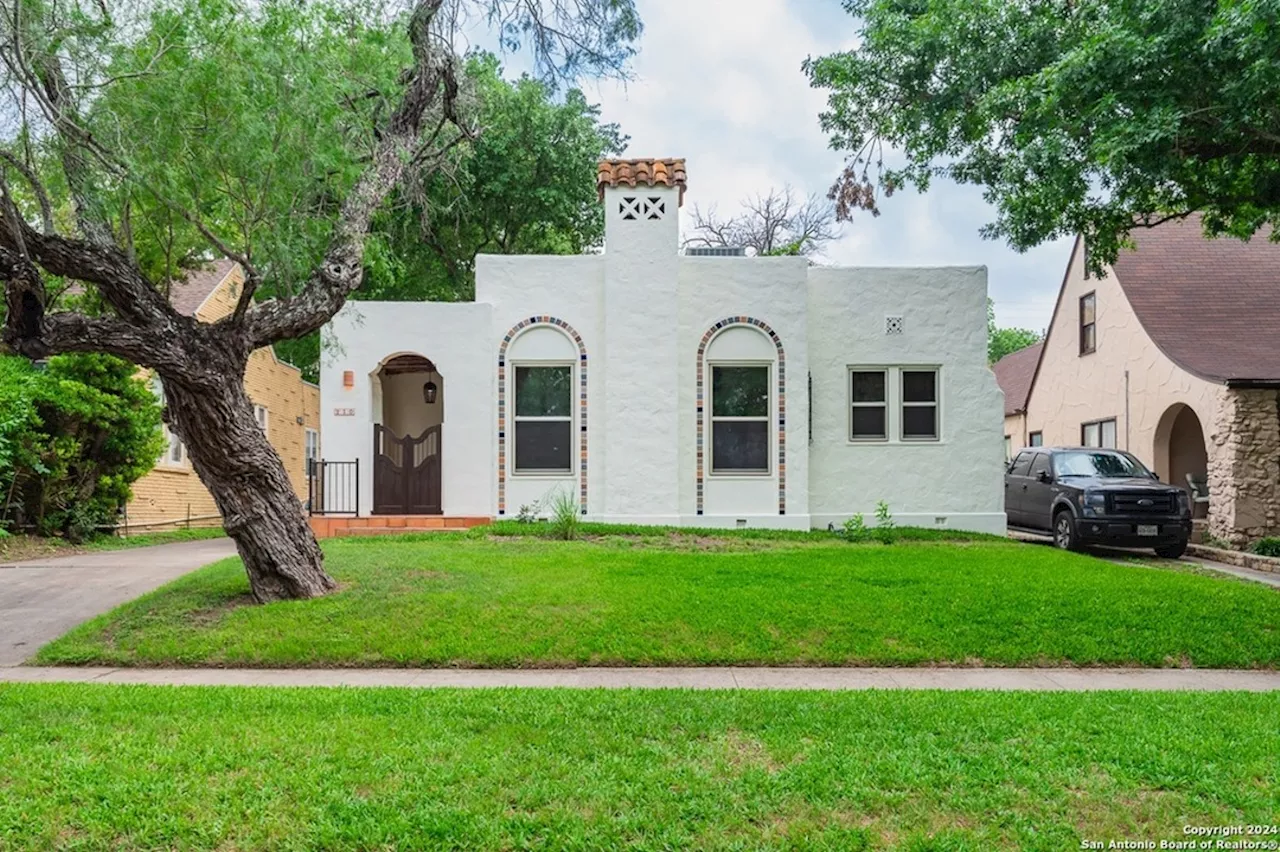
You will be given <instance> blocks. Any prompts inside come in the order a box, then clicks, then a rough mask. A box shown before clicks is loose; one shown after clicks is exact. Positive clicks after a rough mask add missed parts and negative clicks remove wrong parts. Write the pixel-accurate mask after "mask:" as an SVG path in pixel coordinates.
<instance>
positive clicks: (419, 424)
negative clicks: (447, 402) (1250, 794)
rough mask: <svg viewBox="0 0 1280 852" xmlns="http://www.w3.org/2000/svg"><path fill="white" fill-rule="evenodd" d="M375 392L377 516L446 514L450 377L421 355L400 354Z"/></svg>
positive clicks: (379, 379)
mask: <svg viewBox="0 0 1280 852" xmlns="http://www.w3.org/2000/svg"><path fill="white" fill-rule="evenodd" d="M374 390H375V400H374V413H375V415H376V417H377V420H376V422H375V424H374V427H373V513H374V514H375V515H440V514H443V499H442V497H443V495H442V487H441V486H442V483H441V472H442V468H441V440H440V438H441V427H442V424H443V422H444V377H443V376H441V375H440V373H439V371H437V370H436V366H435V364H433V363H432V362H431V361H429V360H428V359H426V358H424V357H422V356H421V355H397V356H395V357H394V358H390V359H388V360H387V361H385V362H384V363H383V364H382V367H381V368H380V369H379V370H378V374H377V381H376V382H374Z"/></svg>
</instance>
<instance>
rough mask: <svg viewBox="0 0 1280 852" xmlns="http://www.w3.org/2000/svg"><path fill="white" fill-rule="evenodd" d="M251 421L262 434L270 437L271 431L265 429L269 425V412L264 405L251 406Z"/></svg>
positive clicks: (255, 404)
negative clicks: (252, 420)
mask: <svg viewBox="0 0 1280 852" xmlns="http://www.w3.org/2000/svg"><path fill="white" fill-rule="evenodd" d="M253 419H254V422H256V423H257V424H258V427H259V428H260V429H262V434H264V435H266V436H267V437H271V431H270V429H268V428H267V427H268V426H269V424H270V423H271V411H270V410H269V409H268V408H267V407H266V406H265V405H259V404H258V403H256V402H255V403H254V404H253Z"/></svg>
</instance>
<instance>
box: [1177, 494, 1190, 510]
mask: <svg viewBox="0 0 1280 852" xmlns="http://www.w3.org/2000/svg"><path fill="white" fill-rule="evenodd" d="M1178 514H1179V515H1190V514H1191V495H1190V494H1188V493H1187V492H1185V491H1179V492H1178Z"/></svg>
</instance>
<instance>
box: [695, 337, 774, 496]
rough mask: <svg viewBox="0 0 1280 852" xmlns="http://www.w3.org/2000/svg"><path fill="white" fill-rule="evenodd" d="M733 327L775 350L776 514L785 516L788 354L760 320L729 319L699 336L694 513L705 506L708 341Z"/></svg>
mask: <svg viewBox="0 0 1280 852" xmlns="http://www.w3.org/2000/svg"><path fill="white" fill-rule="evenodd" d="M736 325H747V326H751V327H753V328H756V329H759V330H760V331H762V332H764V333H765V334H766V335H768V337H769V340H771V341H772V342H773V345H774V347H775V348H776V349H777V350H778V424H777V425H778V514H779V515H785V514H786V513H787V354H786V352H785V351H784V350H783V348H782V340H781V338H779V337H778V333H777V332H775V331H774V330H773V329H772V328H770V327H769V324H768V323H766V322H764V321H763V320H759V319H756V318H755V317H749V316H732V317H725V318H724V319H722V320H720V321H719V322H718V323H716V324H715V325H713V326H711V328H709V329H707V332H706V334H704V335H702V341H701V342H700V343H699V344H698V366H697V375H696V377H695V381H696V383H697V388H696V392H697V406H698V410H697V437H696V442H697V461H696V471H695V472H696V474H697V482H696V511H697V513H698V514H699V515H701V514H703V512H704V510H705V506H704V504H703V496H704V485H705V480H706V458H705V452H704V451H705V448H706V436H707V430H708V426H707V413H706V411H705V405H704V403H705V401H706V399H707V393H706V366H707V347H708V346H710V345H711V341H712V340H714V339H715V337H716V335H718V334H719V333H720V332H722V331H724V330H725V329H726V328H730V327H732V326H736Z"/></svg>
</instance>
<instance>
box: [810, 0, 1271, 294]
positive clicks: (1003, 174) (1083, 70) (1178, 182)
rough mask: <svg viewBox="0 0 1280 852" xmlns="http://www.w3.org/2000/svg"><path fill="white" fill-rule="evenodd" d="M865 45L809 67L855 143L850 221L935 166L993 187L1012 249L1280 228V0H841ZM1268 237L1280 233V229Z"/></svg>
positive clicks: (837, 136)
mask: <svg viewBox="0 0 1280 852" xmlns="http://www.w3.org/2000/svg"><path fill="white" fill-rule="evenodd" d="M844 6H845V8H846V10H847V11H848V12H849V13H850V14H851V15H853V16H855V17H856V18H857V21H858V23H857V24H856V26H857V30H858V32H857V36H858V46H857V47H856V48H854V49H852V50H849V51H845V52H841V53H836V54H832V55H829V56H824V57H821V58H818V59H813V60H810V61H808V62H806V63H805V67H806V70H807V72H808V73H809V76H810V78H811V80H812V82H813V84H814V85H815V86H818V87H821V88H824V89H827V90H829V92H830V97H829V106H828V109H827V111H826V112H825V113H824V114H823V116H822V126H823V128H824V129H825V130H827V131H828V132H829V133H830V135H831V142H832V145H833V147H835V148H837V149H839V150H843V151H846V152H848V154H849V161H848V165H847V168H846V169H845V171H844V174H843V175H842V176H841V177H840V179H839V180H838V182H837V183H836V185H835V187H834V188H833V190H832V197H833V199H834V200H835V201H836V204H837V209H838V211H839V213H840V214H841V215H842V216H843V217H848V216H849V215H851V214H852V213H853V212H854V211H856V210H859V209H865V210H872V211H874V210H876V208H877V205H878V203H879V199H880V197H881V196H882V195H889V194H891V193H892V192H893V191H894V190H895V189H897V188H899V187H904V186H914V187H918V188H920V189H926V188H928V186H929V184H930V181H931V180H932V179H933V178H935V177H939V176H945V177H948V178H952V179H954V180H956V181H958V182H960V183H968V184H976V185H979V186H982V187H984V188H985V190H986V196H987V198H988V200H990V201H991V202H993V203H994V204H995V206H996V209H997V218H996V220H995V222H993V223H991V224H989V225H988V226H986V228H985V229H984V233H985V234H986V235H988V236H992V237H1002V238H1005V239H1007V240H1008V241H1009V242H1010V243H1011V244H1012V245H1013V246H1014V247H1015V248H1018V249H1026V248H1028V247H1031V246H1034V245H1037V244H1039V243H1042V242H1045V241H1046V240H1050V239H1053V238H1055V237H1059V236H1070V235H1075V234H1083V235H1084V236H1085V238H1086V240H1087V242H1088V245H1089V247H1090V252H1089V255H1090V264H1091V266H1092V268H1093V270H1094V271H1098V270H1099V269H1100V268H1101V265H1102V264H1104V263H1107V262H1109V261H1111V260H1113V259H1114V258H1115V256H1116V253H1117V252H1118V251H1119V249H1120V247H1121V246H1122V245H1123V244H1124V241H1125V238H1126V236H1127V235H1128V234H1129V232H1130V231H1131V230H1132V229H1133V228H1135V227H1143V226H1151V225H1154V224H1157V223H1159V222H1161V221H1164V220H1166V219H1168V218H1171V217H1185V216H1187V215H1189V214H1191V213H1193V212H1197V211H1199V212H1202V213H1203V214H1204V225H1205V228H1206V230H1207V231H1208V232H1209V233H1211V234H1217V233H1227V234H1232V235H1235V236H1238V237H1242V238H1247V237H1249V236H1251V235H1252V234H1254V233H1255V232H1257V231H1258V230H1260V229H1262V228H1263V227H1264V226H1267V225H1270V226H1272V227H1274V226H1276V225H1277V224H1280V0H845V3H844ZM1273 233H1275V232H1274V231H1273Z"/></svg>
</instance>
